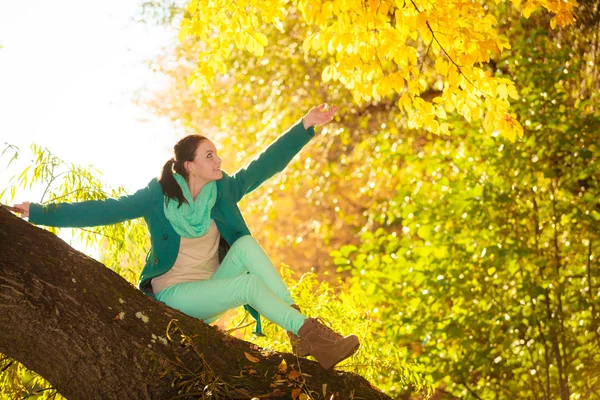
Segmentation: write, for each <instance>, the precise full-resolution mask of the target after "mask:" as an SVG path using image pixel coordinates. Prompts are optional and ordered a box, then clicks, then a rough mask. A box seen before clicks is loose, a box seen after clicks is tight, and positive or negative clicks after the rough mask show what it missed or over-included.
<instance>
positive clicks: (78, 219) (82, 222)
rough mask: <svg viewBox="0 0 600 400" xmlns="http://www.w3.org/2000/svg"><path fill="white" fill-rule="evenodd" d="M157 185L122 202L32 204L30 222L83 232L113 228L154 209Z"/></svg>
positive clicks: (115, 200) (120, 198)
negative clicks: (152, 197) (88, 228)
mask: <svg viewBox="0 0 600 400" xmlns="http://www.w3.org/2000/svg"><path fill="white" fill-rule="evenodd" d="M153 182H154V181H153ZM153 182H151V183H150V184H149V185H148V186H147V187H145V188H143V189H140V190H138V191H137V192H135V193H134V194H132V195H127V196H122V197H119V198H118V199H106V200H90V201H83V202H79V203H55V204H48V205H41V204H37V203H31V205H30V206H29V222H31V223H34V224H37V225H45V226H55V227H61V228H82V227H86V226H99V225H111V224H116V223H119V222H123V221H126V220H130V219H135V218H140V217H142V216H143V215H144V214H145V213H146V210H147V208H148V207H150V193H151V189H150V186H151V185H152V183H153ZM156 184H158V183H156Z"/></svg>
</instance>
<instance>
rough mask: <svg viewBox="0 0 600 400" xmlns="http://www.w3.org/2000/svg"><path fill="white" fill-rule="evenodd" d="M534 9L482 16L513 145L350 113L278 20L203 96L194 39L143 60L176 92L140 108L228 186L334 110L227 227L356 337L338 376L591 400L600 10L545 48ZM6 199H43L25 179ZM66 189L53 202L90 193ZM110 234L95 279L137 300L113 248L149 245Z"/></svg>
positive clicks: (492, 9) (298, 14) (501, 9)
mask: <svg viewBox="0 0 600 400" xmlns="http://www.w3.org/2000/svg"><path fill="white" fill-rule="evenodd" d="M529 3H531V2H524V3H523V4H522V5H520V2H518V1H516V2H506V1H499V2H496V1H489V2H488V1H484V2H481V4H479V5H477V7H482V8H483V9H484V10H485V12H486V13H487V14H489V15H492V16H494V17H495V19H496V20H497V21H498V24H497V27H496V29H497V34H498V35H499V37H506V38H508V40H509V42H510V48H509V49H504V50H503V51H502V52H501V53H492V54H491V58H490V60H489V61H488V62H484V63H481V64H480V65H479V67H480V68H481V69H482V70H484V71H485V72H486V73H488V74H489V76H491V77H495V78H498V79H507V82H512V83H513V84H514V85H515V89H516V90H517V92H518V94H519V96H518V100H516V99H511V105H510V114H507V115H506V118H510V119H514V120H515V121H518V123H519V126H521V127H522V135H521V137H520V138H516V139H515V138H514V137H511V136H510V135H506V134H501V132H500V131H499V130H492V131H491V132H490V131H489V130H488V129H486V128H485V127H484V126H483V125H484V121H483V120H476V121H468V120H467V118H465V116H464V115H459V114H457V113H456V112H448V113H444V115H437V116H436V118H440V119H441V120H444V121H445V122H446V123H448V124H449V126H450V129H449V131H448V132H447V133H445V134H439V135H435V134H432V133H431V132H430V130H428V129H421V128H420V127H419V125H418V124H415V123H414V120H413V119H414V112H415V111H414V110H407V108H406V107H400V106H399V101H400V100H401V98H402V96H401V94H399V93H390V94H389V95H388V96H383V97H381V98H380V99H379V100H374V99H371V100H370V101H364V100H363V101H360V102H357V101H355V96H354V94H353V93H352V90H351V89H349V88H348V87H347V85H344V84H343V83H342V82H340V81H336V80H329V81H327V82H324V81H323V79H322V78H323V71H324V68H325V67H326V66H327V65H328V64H329V62H330V60H329V57H331V55H329V54H326V53H324V52H318V51H308V52H305V51H304V50H303V47H302V43H303V41H304V40H305V38H306V37H308V36H309V35H311V34H312V33H314V30H315V26H314V24H311V23H307V22H306V18H305V16H304V15H303V13H302V11H301V10H299V8H294V7H292V6H290V7H289V8H286V10H285V18H284V19H282V20H281V21H280V22H281V26H275V25H274V24H272V23H263V24H261V25H260V26H259V27H255V28H256V30H257V31H259V32H261V33H262V34H263V35H264V36H265V37H266V39H267V42H268V45H267V46H266V47H265V48H264V52H263V53H262V54H260V55H259V54H257V52H256V51H254V52H252V51H248V49H247V48H246V47H244V46H239V47H240V48H238V46H235V45H231V46H230V47H228V49H227V52H228V53H227V54H228V56H227V58H224V59H223V60H222V62H223V63H224V70H225V72H224V73H219V74H217V75H216V77H215V79H214V80H213V81H210V82H209V86H208V87H205V86H203V87H201V89H199V87H198V86H197V85H190V83H191V82H192V81H193V79H191V78H190V77H193V76H194V74H196V73H197V72H196V71H197V68H198V55H199V54H202V53H203V52H205V51H206V48H207V47H206V46H207V45H206V43H205V42H204V41H202V40H200V39H199V38H198V37H194V35H188V36H187V37H186V38H184V40H182V41H181V42H180V43H178V44H176V45H174V46H173V48H172V49H170V50H169V51H167V52H166V53H165V55H164V56H163V57H161V58H159V59H156V60H152V67H153V68H154V69H155V70H156V71H157V73H160V74H164V75H166V76H168V77H169V78H170V82H171V84H170V86H169V87H168V88H167V89H166V90H164V91H162V92H158V93H152V94H148V93H145V94H144V96H143V98H140V104H141V105H142V106H144V107H148V108H149V109H151V110H152V111H153V112H154V113H156V114H157V115H161V116H167V117H169V118H171V119H172V120H173V121H174V123H177V124H180V125H182V126H183V127H184V128H185V130H186V131H187V132H188V133H201V134H204V135H207V136H209V137H210V138H211V139H213V140H214V141H215V142H216V143H217V147H218V148H219V151H220V153H221V154H220V155H221V156H222V158H224V162H223V168H224V169H225V170H228V171H229V172H233V171H235V170H236V169H237V168H239V167H241V166H243V165H244V164H245V163H247V162H248V161H249V160H251V159H252V158H253V157H254V156H255V155H256V154H257V153H258V152H260V150H261V149H262V148H264V147H265V146H266V145H267V144H268V143H269V142H270V141H271V140H273V139H274V138H275V137H277V135H278V134H279V133H281V132H282V131H283V130H285V129H287V128H288V127H289V126H291V125H292V124H293V123H294V122H295V121H296V120H298V119H299V118H300V117H302V115H304V113H305V112H306V111H308V109H309V108H310V107H312V106H314V105H316V104H319V103H322V102H327V103H330V104H336V105H338V106H340V107H341V109H340V112H339V113H338V117H337V118H336V120H335V121H334V122H333V123H331V124H329V125H327V126H325V127H324V128H322V129H319V130H318V131H317V135H316V136H315V138H314V139H313V140H312V142H311V143H310V144H309V145H308V146H307V147H306V148H305V149H304V150H303V151H302V153H301V155H300V156H299V157H298V158H297V159H296V160H295V162H294V163H293V164H292V165H290V167H288V168H287V169H286V170H285V171H284V172H283V173H282V174H280V175H278V176H277V177H276V178H274V179H273V180H272V181H270V182H267V183H266V184H265V185H264V187H263V188H262V189H261V190H258V191H256V192H255V193H253V194H251V195H250V196H248V197H247V198H246V199H244V200H243V202H242V205H241V208H242V210H244V215H245V217H246V220H247V222H248V224H249V226H250V229H251V230H252V232H253V235H254V236H255V237H257V239H258V240H259V242H260V243H261V244H262V245H263V247H264V248H265V249H266V251H267V253H268V254H270V256H271V258H272V259H273V261H274V262H275V263H276V265H282V273H283V275H284V276H285V278H286V280H287V282H288V283H289V284H290V286H291V288H292V291H293V292H294V295H295V296H296V298H297V299H298V303H299V304H300V306H301V307H302V308H303V309H305V310H306V311H307V313H308V314H309V315H320V316H322V317H324V318H325V319H326V320H327V321H329V322H330V323H331V324H332V326H333V327H334V328H336V329H340V330H341V331H342V332H348V333H349V332H350V331H353V332H356V333H357V334H359V335H360V336H361V337H362V339H363V341H362V342H363V344H364V345H363V347H362V349H361V351H360V352H359V353H358V354H357V355H356V356H355V357H353V358H352V359H350V360H348V361H346V362H345V363H344V364H342V365H341V367H340V368H343V369H346V370H349V371H354V372H357V373H360V374H362V375H363V376H365V377H366V378H367V379H369V380H370V381H371V382H372V383H373V384H374V385H375V386H377V387H379V388H381V389H382V390H385V392H386V393H389V394H390V395H391V396H392V397H393V398H398V399H413V398H422V397H423V396H425V395H427V394H429V395H431V397H432V398H435V399H454V398H461V399H514V398H523V399H544V400H546V399H548V400H549V399H561V400H567V399H589V398H600V326H599V318H600V315H599V313H598V310H599V308H600V300H599V297H600V270H599V268H598V267H599V263H598V250H599V249H600V246H599V241H600V234H599V233H600V232H599V230H600V229H599V227H600V203H599V201H598V198H599V190H600V186H599V185H600V172H599V171H600V169H599V165H598V163H599V150H600V149H599V148H598V146H599V144H598V143H600V141H599V139H600V138H599V136H600V133H599V132H600V130H599V128H600V126H599V125H600V115H599V113H598V105H599V97H598V90H599V88H600V73H599V68H598V63H600V56H599V50H600V49H599V46H600V41H599V37H598V32H599V31H600V29H599V28H600V27H599V24H600V14H599V12H600V10H599V6H598V4H597V2H596V1H595V0H582V1H580V2H579V5H578V7H577V8H576V9H575V11H574V12H575V17H576V20H575V22H574V24H572V25H569V26H567V27H564V28H556V29H552V27H553V25H554V23H553V22H552V21H553V18H555V16H556V14H553V13H552V12H547V11H544V10H542V11H537V12H534V13H533V14H531V15H530V16H529V18H527V19H525V18H523V17H522V11H523V8H524V7H527V6H528V4H529ZM207 4H209V3H207ZM184 5H185V4H181V3H178V2H173V1H165V2H152V3H147V4H146V6H145V7H144V12H143V14H142V16H143V19H144V20H145V21H146V23H168V22H170V21H172V20H181V19H182V18H183V17H184V16H185V10H184V8H183V6H184ZM517 6H518V7H517ZM551 11H552V10H551ZM282 31H283V32H284V33H282ZM442 33H443V32H442ZM419 40H420V42H419V43H420V45H419V44H418V43H416V42H415V43H413V45H414V46H415V48H417V49H418V51H417V55H418V60H419V62H420V63H421V71H420V81H421V83H423V82H424V83H425V84H424V85H421V86H420V95H419V96H418V97H419V98H420V99H422V100H423V102H425V103H431V104H433V103H434V101H435V100H434V99H435V98H437V97H439V96H440V95H441V90H440V84H439V79H440V77H439V71H437V70H436V68H435V65H436V62H438V60H439V59H441V58H444V57H445V56H444V54H442V53H440V51H439V49H438V51H433V52H432V51H429V49H428V47H427V44H428V42H424V41H423V40H422V38H421V39H419V38H417V42H418V41H419ZM446 61H447V60H446ZM500 82H502V81H500ZM174 141H175V138H174ZM33 150H34V152H35V151H37V152H38V153H36V154H39V152H40V151H41V150H40V149H37V148H34V149H33ZM32 165H40V161H39V159H38V160H37V162H36V161H35V160H33V161H32ZM64 168H67V169H68V167H64ZM32 169H33V167H32ZM71 170H72V171H79V170H76V168H75V166H72V167H71ZM28 173H31V174H33V175H31V176H29V178H26V180H23V179H24V178H23V177H27V176H28V175H27V174H28ZM90 173H91V172H90ZM74 174H75V175H74V176H85V173H83V172H81V171H80V172H79V173H76V172H74ZM15 179H16V180H15V185H16V186H19V185H21V186H23V185H25V184H31V183H32V182H37V183H38V184H41V183H43V184H48V179H47V178H44V177H43V175H42V174H41V173H39V172H38V174H37V175H35V174H34V173H33V172H26V174H25V175H23V176H22V177H21V178H18V177H16V178H15ZM19 179H20V180H19ZM55 184H57V182H55ZM140 184H143V183H140ZM65 185H66V186H60V188H58V187H57V188H56V189H55V190H54V191H51V193H53V194H51V195H50V196H51V197H49V199H50V200H51V199H52V198H53V197H52V196H54V198H59V197H60V196H65V197H62V198H61V200H65V199H67V200H85V199H87V198H88V197H86V196H94V193H96V191H85V190H76V191H74V192H73V193H69V192H70V191H73V190H74V189H81V188H83V187H86V185H87V184H84V183H77V182H76V181H73V182H67V183H66V184H65ZM69 185H71V186H69ZM77 185H79V186H77ZM97 185H98V188H100V186H101V185H100V183H98V184H97ZM102 190H104V193H105V194H103V195H104V196H106V195H109V196H110V195H118V194H119V193H120V192H118V191H115V192H113V193H112V194H111V192H110V191H109V190H107V189H106V188H104V189H102ZM100 191H101V190H100V189H99V191H98V193H99V192H100ZM7 195H8V192H7V193H6V194H5V196H7ZM106 229H108V230H106V231H103V232H102V234H103V235H104V236H101V237H102V238H104V239H102V241H103V242H104V243H105V246H108V247H106V249H107V251H105V252H103V254H106V256H105V257H106V259H105V261H106V262H107V265H108V266H109V267H111V268H113V269H117V270H118V271H119V272H120V273H121V274H122V275H123V276H124V277H125V278H126V279H128V280H130V281H131V282H135V281H136V279H137V274H138V273H139V269H140V266H141V265H142V264H143V262H142V261H143V257H144V256H143V254H141V253H139V254H138V253H135V252H136V251H139V246H137V247H136V248H135V249H134V248H132V247H131V246H128V245H127V243H147V239H145V238H144V237H145V235H146V233H145V231H144V229H143V225H140V224H138V223H133V224H131V225H128V226H120V227H109V228H106ZM132 229H133V230H132ZM83 234H85V235H92V236H86V237H88V238H89V239H88V240H100V239H98V238H99V237H98V236H93V235H94V234H92V233H91V232H83ZM111 237H112V239H111ZM92 238H96V239H92ZM119 243H120V244H119ZM119 246H120V247H119ZM124 250H127V251H129V255H126V254H127V252H124ZM142 250H145V248H144V249H142ZM132 252H133V253H132ZM124 255H125V256H124ZM121 257H126V258H125V259H122V258H121ZM292 271H294V272H292ZM244 318H245V315H244V314H243V313H240V314H238V315H234V316H233V317H232V318H231V319H230V321H229V326H228V327H227V328H228V329H236V330H235V331H234V332H235V334H236V335H240V336H242V337H244V338H246V339H250V338H251V333H250V327H248V328H242V329H237V328H236V327H238V326H244V321H243V319H244ZM266 331H267V335H268V337H267V338H253V340H255V341H257V343H259V344H260V345H262V346H265V347H269V348H273V349H275V350H285V351H289V349H288V347H287V346H288V345H287V342H286V340H285V336H284V333H283V332H281V330H280V329H277V328H276V327H274V326H273V325H271V324H267V326H266ZM3 362H4V363H5V364H6V365H8V363H9V362H12V360H5V361H3ZM19 368H20V367H18V364H17V363H13V364H10V365H9V366H8V367H6V368H3V369H4V371H3V375H2V377H3V378H2V379H4V380H5V381H8V380H9V378H7V377H11V379H12V381H11V382H13V383H12V386H10V385H8V384H6V385H3V386H2V390H4V391H5V393H11V392H10V390H14V388H15V382H16V381H17V378H16V377H17V376H21V375H18V373H19ZM11 371H12V372H11ZM10 374H12V375H10ZM424 381H425V382H427V383H425V382H424ZM9 389H10V390H9ZM48 392H50V391H48ZM316 393H317V392H316V391H315V393H313V395H314V397H315V398H318V395H317V394H316ZM45 395H46V396H48V395H49V394H48V393H46V394H45Z"/></svg>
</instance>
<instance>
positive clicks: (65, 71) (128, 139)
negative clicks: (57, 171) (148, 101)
mask: <svg viewBox="0 0 600 400" xmlns="http://www.w3.org/2000/svg"><path fill="white" fill-rule="evenodd" d="M141 3H142V1H140V0H103V1H81V0H77V1H76V0H56V1H47V0H29V1H27V2H23V1H9V0H0V45H2V46H3V48H0V147H1V148H2V149H3V148H4V143H5V142H8V143H11V144H16V145H18V146H19V147H20V148H21V150H22V152H23V153H27V150H28V149H29V145H30V144H31V143H32V142H35V143H37V144H40V145H44V146H46V147H48V148H49V149H50V150H51V151H52V152H54V153H55V154H57V155H58V156H59V157H61V158H63V159H65V160H67V161H72V162H75V163H80V164H94V165H95V166H96V167H97V168H99V169H100V170H101V171H102V172H103V173H104V176H105V180H106V182H107V183H108V184H109V185H110V186H112V187H117V186H119V185H124V186H125V188H126V189H127V190H128V191H130V192H133V191H135V190H136V189H138V188H141V187H143V186H145V185H146V183H147V182H148V181H149V180H150V179H151V178H152V177H154V176H156V175H157V174H158V172H159V169H160V167H161V166H162V164H163V163H164V162H165V161H166V160H167V158H169V157H170V155H169V152H170V150H171V148H172V145H173V143H174V142H175V141H176V138H177V137H178V136H179V135H180V134H181V132H179V134H178V133H177V130H176V128H175V126H174V125H173V124H172V123H171V122H170V121H168V120H166V119H159V118H156V117H154V116H152V115H151V114H149V113H147V112H144V111H143V110H142V109H141V108H139V107H138V106H136V105H135V104H134V103H133V99H134V97H135V92H136V91H137V90H142V89H144V88H158V87H160V85H164V84H165V82H164V80H162V81H161V78H160V76H158V75H156V74H153V73H152V72H151V71H150V70H149V69H148V67H147V66H146V64H145V63H144V60H146V59H150V58H152V57H153V56H156V55H157V54H160V53H161V51H162V47H163V46H167V45H169V44H172V43H173V42H174V37H175V35H176V33H175V31H174V30H171V31H169V30H168V29H166V28H161V27H157V26H154V25H149V24H142V23H138V22H135V21H134V18H135V16H136V14H137V13H138V12H139V10H140V4H141ZM6 161H7V160H5V159H0V191H1V189H3V188H5V187H6V184H7V181H8V178H10V176H11V175H13V174H14V172H15V171H16V170H17V169H19V168H20V169H22V168H23V164H21V165H19V166H16V167H15V168H12V167H11V168H10V170H8V171H7V170H6V169H5V167H6ZM23 161H27V160H23ZM31 196H33V197H31ZM38 196H39V195H38ZM16 200H17V201H20V200H31V201H36V200H39V198H35V196H34V194H32V193H23V192H21V193H20V194H19V193H17V199H16Z"/></svg>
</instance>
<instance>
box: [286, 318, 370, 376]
mask: <svg viewBox="0 0 600 400" xmlns="http://www.w3.org/2000/svg"><path fill="white" fill-rule="evenodd" d="M298 336H300V338H301V339H302V340H304V343H305V345H306V347H307V350H308V351H309V353H310V355H312V356H313V357H314V358H316V359H317V361H318V362H319V364H321V367H323V368H325V369H328V368H331V367H333V366H335V365H336V364H337V363H339V362H340V361H342V360H345V359H346V358H348V357H350V356H351V355H352V354H354V353H355V352H356V350H358V347H359V346H360V343H359V342H358V338H357V337H356V336H355V335H349V336H346V337H343V336H341V335H339V334H338V333H336V332H334V331H333V330H331V329H329V328H328V327H326V326H325V325H323V324H322V323H320V322H319V321H317V320H316V319H314V318H308V319H307V320H306V321H305V322H304V325H302V327H301V328H300V330H299V331H298Z"/></svg>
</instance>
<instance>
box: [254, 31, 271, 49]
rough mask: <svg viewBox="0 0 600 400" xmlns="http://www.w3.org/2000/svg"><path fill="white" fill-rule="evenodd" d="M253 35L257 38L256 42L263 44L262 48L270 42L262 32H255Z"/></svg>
mask: <svg viewBox="0 0 600 400" xmlns="http://www.w3.org/2000/svg"><path fill="white" fill-rule="evenodd" d="M253 34H254V37H255V38H256V40H257V41H258V43H260V44H261V46H263V47H264V46H266V45H267V44H268V43H269V41H268V40H267V37H266V36H265V35H264V34H262V33H260V32H253Z"/></svg>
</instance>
